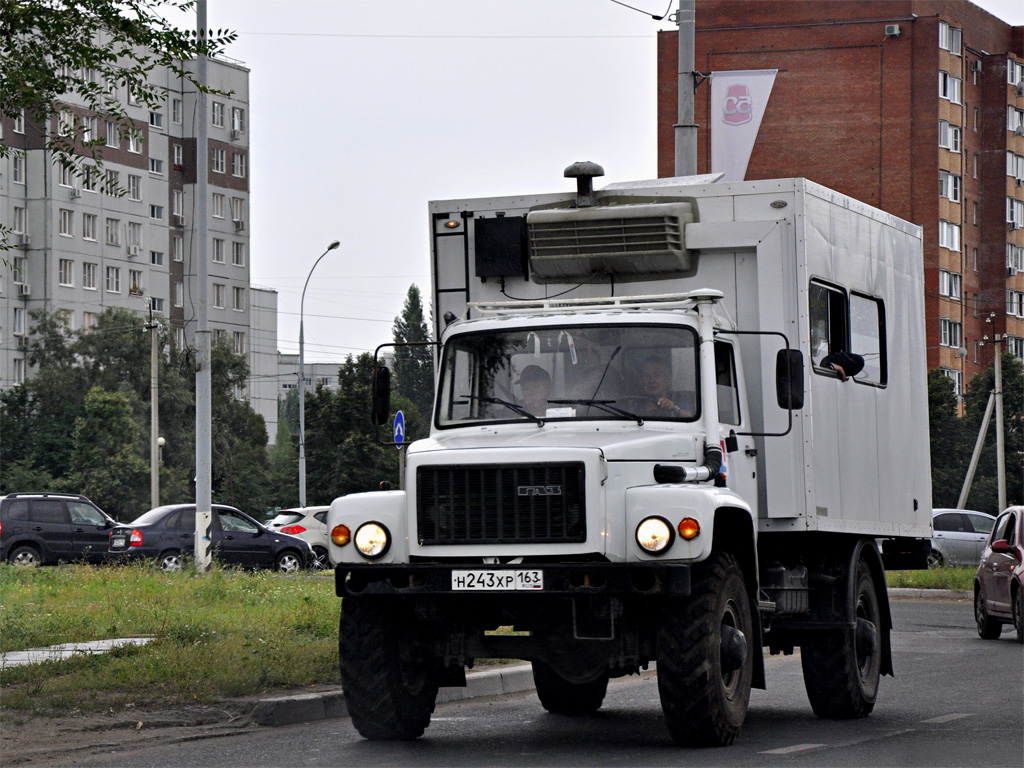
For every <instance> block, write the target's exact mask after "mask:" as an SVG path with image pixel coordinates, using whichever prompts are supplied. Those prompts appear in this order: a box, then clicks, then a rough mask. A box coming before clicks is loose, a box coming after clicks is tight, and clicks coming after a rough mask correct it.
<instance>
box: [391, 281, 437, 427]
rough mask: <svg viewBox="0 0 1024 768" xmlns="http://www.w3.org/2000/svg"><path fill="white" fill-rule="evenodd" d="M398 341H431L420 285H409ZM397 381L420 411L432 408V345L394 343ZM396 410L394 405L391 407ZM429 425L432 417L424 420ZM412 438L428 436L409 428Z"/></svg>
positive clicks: (397, 320) (398, 321)
mask: <svg viewBox="0 0 1024 768" xmlns="http://www.w3.org/2000/svg"><path fill="white" fill-rule="evenodd" d="M393 333H394V339H395V344H399V345H401V344H403V343H406V342H425V341H430V330H429V328H428V327H427V323H426V320H424V317H423V302H422V300H421V298H420V289H419V288H418V287H417V286H416V285H410V286H409V292H408V294H407V295H406V297H405V305H404V306H403V307H402V314H401V315H399V316H398V317H396V318H395V325H394V328H393ZM393 368H394V384H395V388H396V389H397V390H398V392H399V393H400V394H401V395H402V396H403V397H405V398H406V399H407V400H409V401H411V402H412V404H413V405H414V406H415V407H416V410H417V412H418V413H420V414H423V415H426V414H429V413H430V412H431V408H432V406H433V402H434V351H433V348H432V347H430V346H422V347H419V346H417V347H404V346H397V347H395V358H394V362H393ZM392 410H395V409H392ZM425 424H426V425H429V419H426V420H425ZM406 433H407V434H408V435H409V437H410V438H411V439H415V438H418V437H423V436H425V434H426V432H425V431H423V432H417V431H413V430H412V429H407V430H406Z"/></svg>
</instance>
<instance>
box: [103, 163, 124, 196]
mask: <svg viewBox="0 0 1024 768" xmlns="http://www.w3.org/2000/svg"><path fill="white" fill-rule="evenodd" d="M120 185H121V172H120V171H113V170H109V169H108V170H107V171H106V172H105V173H104V174H103V191H104V192H106V193H107V194H108V195H111V194H113V193H114V192H116V191H117V189H118V187H119V186H120Z"/></svg>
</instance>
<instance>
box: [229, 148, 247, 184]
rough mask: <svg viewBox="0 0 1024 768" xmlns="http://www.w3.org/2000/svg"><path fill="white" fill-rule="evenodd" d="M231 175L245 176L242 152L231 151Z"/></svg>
mask: <svg viewBox="0 0 1024 768" xmlns="http://www.w3.org/2000/svg"><path fill="white" fill-rule="evenodd" d="M231 175H232V176H237V177H238V178H242V179H244V178H245V155H244V154H243V153H242V152H232V153H231Z"/></svg>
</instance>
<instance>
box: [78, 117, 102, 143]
mask: <svg viewBox="0 0 1024 768" xmlns="http://www.w3.org/2000/svg"><path fill="white" fill-rule="evenodd" d="M99 128H100V119H99V118H98V117H95V116H93V117H89V116H87V115H82V142H83V143H85V144H88V143H89V142H90V141H96V139H97V138H98V136H97V134H98V133H99Z"/></svg>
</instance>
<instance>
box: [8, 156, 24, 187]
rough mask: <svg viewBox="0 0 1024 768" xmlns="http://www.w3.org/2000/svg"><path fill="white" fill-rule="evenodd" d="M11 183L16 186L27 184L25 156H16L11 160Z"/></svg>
mask: <svg viewBox="0 0 1024 768" xmlns="http://www.w3.org/2000/svg"><path fill="white" fill-rule="evenodd" d="M11 181H13V182H14V183H15V184H24V183H25V156H24V155H20V154H19V155H15V156H14V157H12V158H11Z"/></svg>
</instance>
